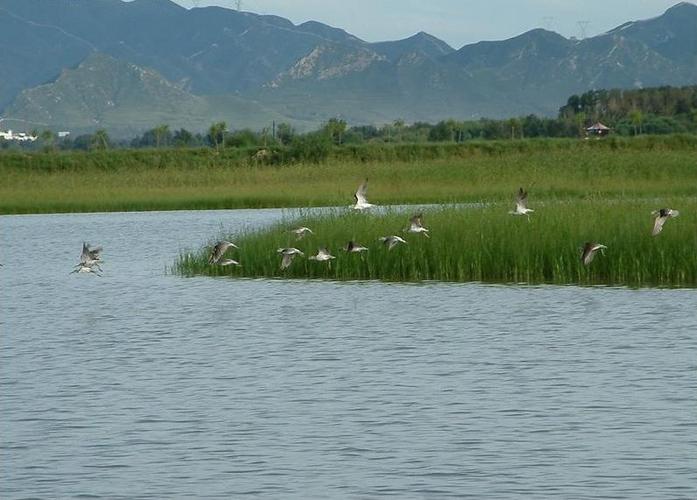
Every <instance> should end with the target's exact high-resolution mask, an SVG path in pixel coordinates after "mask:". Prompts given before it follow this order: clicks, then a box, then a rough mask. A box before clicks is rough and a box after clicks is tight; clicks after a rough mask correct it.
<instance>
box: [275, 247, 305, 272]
mask: <svg viewBox="0 0 697 500" xmlns="http://www.w3.org/2000/svg"><path fill="white" fill-rule="evenodd" d="M277 252H278V253H280V254H281V255H282V258H281V269H286V268H287V267H288V266H290V265H291V263H292V262H293V259H294V258H295V256H296V255H305V254H304V253H302V252H301V251H300V250H298V249H297V248H293V247H290V248H279V249H278V250H277Z"/></svg>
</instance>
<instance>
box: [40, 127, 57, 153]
mask: <svg viewBox="0 0 697 500" xmlns="http://www.w3.org/2000/svg"><path fill="white" fill-rule="evenodd" d="M39 139H41V144H42V145H43V146H44V149H45V150H46V151H52V150H53V146H54V144H55V141H56V136H55V134H54V133H53V132H52V131H51V130H49V129H46V130H44V131H43V132H41V135H40V136H39Z"/></svg>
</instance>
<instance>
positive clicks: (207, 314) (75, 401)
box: [0, 210, 697, 499]
mask: <svg viewBox="0 0 697 500" xmlns="http://www.w3.org/2000/svg"><path fill="white" fill-rule="evenodd" d="M280 216H281V212H279V211H274V210H260V211H244V210H239V211H210V212H170V213H129V214H88V215H51V216H17V217H0V233H1V235H0V238H1V239H0V262H2V263H3V264H4V267H2V268H0V283H1V284H2V286H1V290H2V292H1V295H0V300H1V306H0V307H1V313H2V314H0V322H1V324H0V327H1V332H2V333H1V336H0V346H1V351H0V356H1V358H0V417H1V418H0V439H1V447H2V448H1V450H0V453H1V454H2V456H1V457H0V472H1V475H0V496H1V497H2V498H26V497H33V498H67V497H78V496H81V497H84V498H187V497H188V498H213V497H218V498H241V497H264V498H283V499H286V498H377V497H383V496H393V497H395V498H400V499H402V498H445V497H457V498H466V497H471V498H495V499H502V498H575V499H581V498H651V499H663V498H666V499H668V498H670V499H673V498H696V497H697V292H695V291H690V290H639V291H633V290H625V289H609V288H574V287H551V286H544V287H512V286H482V285H476V284H468V285H440V284H425V285H390V284H380V283H331V282H304V281H292V282H289V281H267V280H233V279H222V278H221V279H213V278H180V277H177V276H171V275H167V274H166V273H165V266H167V265H169V264H171V263H172V262H173V260H174V258H175V256H176V255H177V254H178V252H179V250H180V249H187V248H198V247H199V246H200V245H201V244H203V243H205V242H207V241H208V240H210V239H212V238H215V237H217V236H218V235H219V234H220V232H221V230H222V229H231V230H234V229H235V228H241V227H243V226H250V225H258V224H264V223H269V222H272V221H274V220H277V219H278V218H279V217H280ZM83 240H87V241H89V242H92V243H99V244H102V245H104V248H105V250H104V256H103V258H104V260H105V263H104V264H103V268H104V277H102V278H98V277H96V276H91V275H75V274H73V275H68V272H69V271H70V270H71V268H72V266H73V265H74V264H75V263H76V262H77V261H78V258H79V253H80V250H81V244H82V241H83ZM27 251H30V252H31V253H30V254H27V253H26V252H27Z"/></svg>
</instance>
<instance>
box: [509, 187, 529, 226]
mask: <svg viewBox="0 0 697 500" xmlns="http://www.w3.org/2000/svg"><path fill="white" fill-rule="evenodd" d="M530 212H534V210H532V209H531V208H528V192H527V191H525V190H524V189H523V188H520V189H519V190H518V195H517V196H516V201H515V210H511V211H510V212H508V213H509V214H511V215H525V216H527V217H528V220H530V215H529V214H530Z"/></svg>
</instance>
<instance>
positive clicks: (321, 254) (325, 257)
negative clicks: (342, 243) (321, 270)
mask: <svg viewBox="0 0 697 500" xmlns="http://www.w3.org/2000/svg"><path fill="white" fill-rule="evenodd" d="M308 259H309V260H316V261H317V262H327V263H328V264H329V267H332V259H336V257H334V256H333V255H332V254H330V253H329V250H328V249H327V247H321V248H320V249H319V250H317V255H311V256H309V257H308Z"/></svg>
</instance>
